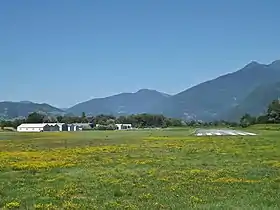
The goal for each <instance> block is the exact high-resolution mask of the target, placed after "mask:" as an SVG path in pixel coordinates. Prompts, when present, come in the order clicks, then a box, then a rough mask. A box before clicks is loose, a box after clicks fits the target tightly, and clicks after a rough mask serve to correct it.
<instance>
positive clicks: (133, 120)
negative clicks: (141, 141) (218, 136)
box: [0, 100, 280, 130]
mask: <svg viewBox="0 0 280 210" xmlns="http://www.w3.org/2000/svg"><path fill="white" fill-rule="evenodd" d="M50 122H58V123H67V124H72V123H90V124H91V125H92V126H93V127H95V125H96V124H99V125H101V126H100V127H98V128H96V129H102V130H112V129H115V128H116V127H115V124H116V123H120V124H132V126H133V127H135V128H154V127H161V128H166V127H176V126H178V127H179V126H190V127H201V126H202V127H210V126H211V127H212V126H213V127H215V126H226V127H237V126H242V127H248V126H250V125H253V124H269V123H280V101H279V100H273V101H272V102H271V103H270V104H269V105H268V107H267V111H266V113H264V114H263V115H259V116H251V115H250V114H248V113H246V114H245V115H243V116H242V117H241V119H240V122H239V123H237V122H227V121H223V120H222V121H213V122H202V121H195V120H192V121H188V122H186V121H182V120H180V119H174V118H168V117H165V116H163V115H152V114H135V115H128V116H119V117H116V116H113V115H103V114H101V115H97V116H86V114H85V113H84V112H83V113H82V115H81V116H69V115H65V116H47V115H44V114H41V113H38V112H33V113H31V114H29V115H28V117H27V118H25V119H15V120H2V121H1V122H0V128H2V129H3V128H4V127H13V128H16V127H17V126H19V125H20V124H22V123H50Z"/></svg>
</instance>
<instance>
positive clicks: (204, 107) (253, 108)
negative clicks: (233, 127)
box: [0, 60, 280, 121]
mask: <svg viewBox="0 0 280 210" xmlns="http://www.w3.org/2000/svg"><path fill="white" fill-rule="evenodd" d="M278 97H280V60H277V61H274V62H272V63H270V64H260V63H257V62H255V61H253V62H251V63H249V64H248V65H246V66H245V67H244V68H242V69H240V70H238V71H236V72H233V73H229V74H226V75H222V76H220V77H217V78H215V79H213V80H209V81H206V82H203V83H201V84H198V85H196V86H194V87H191V88H189V89H187V90H185V91H183V92H180V93H178V94H175V95H168V94H165V93H161V92H158V91H156V90H149V89H141V90H139V91H137V92H135V93H121V94H118V95H113V96H109V97H105V98H95V99H92V100H89V101H86V102H82V103H79V104H77V105H75V106H73V107H70V108H68V109H59V108H56V107H53V106H50V105H48V104H36V103H32V102H29V101H24V102H0V116H2V118H15V117H25V116H27V115H28V114H29V113H30V112H33V111H41V112H43V113H46V114H50V115H56V114H66V113H71V114H75V115H81V113H82V112H85V113H86V114H88V115H98V114H112V115H116V116H119V115H129V114H138V113H151V114H163V115H165V116H168V117H175V118H182V119H194V120H203V121H210V120H218V119H225V120H230V121H236V120H238V119H239V118H240V117H241V116H242V115H243V114H245V113H249V114H253V115H258V114H261V113H263V112H265V111H266V107H267V105H268V104H269V102H271V101H272V100H273V99H277V98H278Z"/></svg>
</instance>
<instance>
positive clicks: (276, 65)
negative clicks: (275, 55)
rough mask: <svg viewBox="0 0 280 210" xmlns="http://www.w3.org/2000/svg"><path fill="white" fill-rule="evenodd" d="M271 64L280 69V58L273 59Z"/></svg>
mask: <svg viewBox="0 0 280 210" xmlns="http://www.w3.org/2000/svg"><path fill="white" fill-rule="evenodd" d="M269 66H270V67H273V68H279V69H280V60H276V61H273V62H272V63H271V64H270V65H269Z"/></svg>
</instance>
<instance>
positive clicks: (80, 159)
mask: <svg viewBox="0 0 280 210" xmlns="http://www.w3.org/2000/svg"><path fill="white" fill-rule="evenodd" d="M249 131H250V132H254V133H257V134H258V135H257V136H205V137H195V136H192V135H190V134H191V133H192V130H190V129H187V128H186V129H165V130H139V131H105V132H102V131H93V132H76V133H75V132H73V133H69V132H61V133H47V132H45V133H14V132H7V133H4V132H3V133H0V151H1V152H0V209H280V133H279V129H278V127H276V126H256V127H252V128H250V129H249Z"/></svg>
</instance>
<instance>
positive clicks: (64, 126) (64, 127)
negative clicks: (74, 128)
mask: <svg viewBox="0 0 280 210" xmlns="http://www.w3.org/2000/svg"><path fill="white" fill-rule="evenodd" d="M47 124H48V125H49V126H56V125H57V126H58V127H59V131H68V125H67V124H65V123H47Z"/></svg>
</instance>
